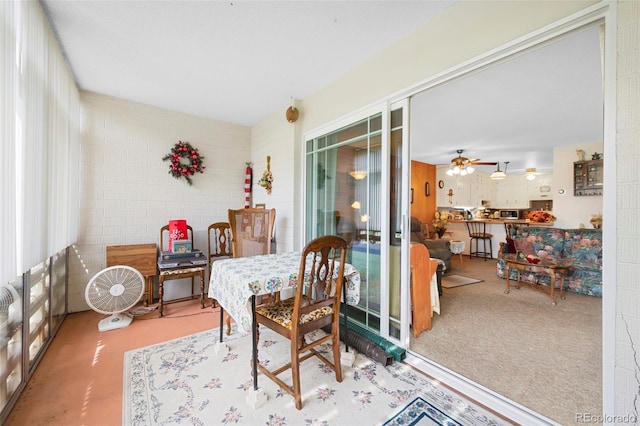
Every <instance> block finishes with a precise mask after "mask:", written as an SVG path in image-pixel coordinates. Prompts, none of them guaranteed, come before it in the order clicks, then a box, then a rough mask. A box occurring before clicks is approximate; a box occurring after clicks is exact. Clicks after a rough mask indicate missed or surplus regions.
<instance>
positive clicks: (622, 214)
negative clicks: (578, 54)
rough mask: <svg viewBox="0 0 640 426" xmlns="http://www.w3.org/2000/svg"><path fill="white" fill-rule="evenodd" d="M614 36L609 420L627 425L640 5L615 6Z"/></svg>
mask: <svg viewBox="0 0 640 426" xmlns="http://www.w3.org/2000/svg"><path fill="white" fill-rule="evenodd" d="M617 34H618V38H617V43H618V46H617V49H618V52H617V53H618V58H617V61H616V62H617V102H618V105H617V107H618V111H617V117H618V120H617V121H618V122H617V146H616V166H617V170H616V182H617V191H618V200H617V203H618V205H617V206H616V211H617V216H618V217H617V228H618V229H617V271H616V272H617V294H616V335H615V339H616V342H615V346H616V357H615V363H616V366H615V414H616V415H618V416H620V417H619V418H611V419H608V420H609V421H610V422H612V423H614V422H615V423H616V424H627V423H629V424H631V423H634V420H633V419H635V422H636V424H637V422H638V416H639V412H640V398H639V396H640V350H639V349H640V286H639V285H638V277H639V276H640V254H639V253H640V251H638V248H639V247H640V220H638V210H639V208H640V202H639V200H640V169H638V163H639V162H640V67H639V65H640V2H637V1H620V2H618V29H617ZM605 220H606V218H605ZM612 284H613V283H612ZM604 332H605V333H610V332H611V331H610V330H604ZM606 414H611V413H606ZM634 416H635V417H634Z"/></svg>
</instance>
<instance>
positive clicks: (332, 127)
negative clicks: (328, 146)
mask: <svg viewBox="0 0 640 426" xmlns="http://www.w3.org/2000/svg"><path fill="white" fill-rule="evenodd" d="M407 107H408V99H407V100H403V101H400V102H396V103H394V104H390V103H388V102H383V103H378V104H376V105H373V106H370V107H368V108H365V109H362V110H359V111H357V112H355V113H353V114H350V115H347V116H344V117H341V118H340V119H338V120H335V121H333V122H331V123H328V124H326V125H324V126H321V127H319V128H316V129H313V130H310V131H308V132H305V133H304V135H303V138H302V143H303V146H304V148H303V149H302V150H301V151H302V152H301V164H302V165H303V166H302V167H303V171H302V177H303V182H302V187H303V188H306V187H307V184H308V182H307V181H308V176H309V171H308V170H307V161H306V155H307V149H306V142H307V141H309V140H311V139H314V138H318V137H321V136H324V135H326V134H329V133H331V132H335V131H337V130H339V129H341V128H343V127H347V126H349V125H351V124H353V123H355V122H358V121H361V120H364V119H367V118H368V117H371V116H374V115H376V114H381V123H382V124H381V129H382V132H381V143H382V148H381V155H382V158H383V160H382V165H383V167H382V170H381V185H380V191H381V194H380V200H381V202H380V206H379V208H380V212H379V214H380V223H381V229H380V259H386V260H387V261H386V262H385V261H381V262H380V313H379V314H380V329H379V330H377V332H378V333H379V334H380V336H381V337H382V338H384V339H387V340H389V341H392V342H394V343H395V344H398V345H403V348H406V347H408V342H409V331H408V330H409V323H408V318H409V314H408V312H407V307H408V306H409V303H408V300H406V299H407V296H408V294H409V291H408V285H407V284H406V283H407V279H406V277H408V272H407V271H408V262H404V261H402V259H408V247H409V238H408V237H409V233H408V232H407V231H408V229H409V228H408V224H409V218H408V217H406V215H404V214H403V216H402V242H401V262H400V265H399V266H400V274H401V276H400V300H401V303H400V323H401V324H400V325H401V337H400V340H398V339H397V338H394V337H391V336H390V335H389V263H388V259H389V251H390V247H389V246H390V243H391V242H390V235H391V234H390V229H389V228H390V223H389V221H390V212H389V206H390V201H389V197H386V196H383V195H384V194H389V193H390V179H389V176H390V160H389V159H390V133H391V129H390V123H391V120H390V115H391V111H392V110H395V109H398V108H403V124H402V126H403V129H402V139H403V144H404V143H405V142H406V141H407V140H408V135H409V133H408V121H407V117H408V114H407V113H405V111H406V110H405V108H407ZM409 156H410V153H409V150H408V149H407V148H406V147H404V145H403V150H402V157H403V164H409V163H408V162H407V159H408V158H409ZM409 185H410V183H409V173H407V171H405V170H403V171H402V192H401V196H402V200H401V202H400V204H401V206H402V207H401V208H402V212H407V211H408V208H409ZM309 195H310V194H307V192H306V191H303V194H302V200H301V212H300V217H301V220H302V224H301V229H302V230H303V232H302V233H301V235H300V246H301V247H302V246H304V244H306V242H307V241H306V235H305V234H306V230H307V229H308V227H309V224H308V223H307V214H306V211H305V209H306V206H307V202H308V197H309Z"/></svg>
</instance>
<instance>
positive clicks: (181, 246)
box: [171, 240, 192, 253]
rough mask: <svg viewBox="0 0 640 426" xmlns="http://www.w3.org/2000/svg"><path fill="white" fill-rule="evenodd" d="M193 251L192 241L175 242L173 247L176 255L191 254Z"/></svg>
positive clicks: (172, 249)
mask: <svg viewBox="0 0 640 426" xmlns="http://www.w3.org/2000/svg"><path fill="white" fill-rule="evenodd" d="M191 249H192V247H191V240H174V241H173V244H172V246H171V251H172V252H174V253H190V252H191Z"/></svg>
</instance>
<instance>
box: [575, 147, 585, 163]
mask: <svg viewBox="0 0 640 426" xmlns="http://www.w3.org/2000/svg"><path fill="white" fill-rule="evenodd" d="M576 154H578V161H584V156H585V154H586V152H584V149H576Z"/></svg>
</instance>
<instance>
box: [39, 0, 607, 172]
mask: <svg viewBox="0 0 640 426" xmlns="http://www.w3.org/2000/svg"><path fill="white" fill-rule="evenodd" d="M456 1H458V0H446V1H431V0H423V1H239V0H235V1H185V0H173V1H156V0H137V1H115V0H113V1H86V0H41V3H42V5H43V7H44V9H45V13H46V14H47V16H48V18H49V21H50V23H51V26H52V28H53V30H54V32H55V33H56V36H57V37H58V39H59V41H60V44H61V46H62V50H63V53H64V55H65V57H66V58H67V61H68V63H69V66H70V68H71V71H72V73H73V75H74V78H75V80H76V84H77V85H78V87H79V88H80V89H83V90H88V91H92V92H97V93H102V94H106V95H110V96H115V97H118V98H123V99H128V100H132V101H136V102H141V103H144V104H149V105H155V106H158V107H162V108H167V109H171V110H175V111H180V112H184V113H189V114H194V115H198V116H202V117H208V118H212V119H217V120H222V121H226V122H231V123H236V124H240V125H246V126H252V125H255V124H256V123H258V122H260V121H261V120H263V119H264V118H266V117H267V116H268V115H270V114H272V113H273V112H276V111H278V110H282V112H283V115H284V110H285V109H286V107H287V106H288V105H289V104H290V103H291V100H292V99H304V98H305V97H307V96H309V95H311V94H313V93H314V92H316V91H318V90H320V89H321V88H323V87H324V86H326V85H327V84H329V83H330V82H332V81H333V80H335V79H337V78H339V77H340V76H342V75H344V74H345V73H347V72H348V71H350V70H351V69H353V68H354V67H355V66H357V65H358V64H360V63H362V62H364V61H366V60H367V59H369V58H371V57H372V56H374V55H375V54H376V53H378V52H380V51H381V50H383V49H384V48H386V47H388V46H389V45H391V44H393V43H394V42H396V41H398V40H400V39H401V38H403V37H405V36H406V35H407V34H409V33H410V32H411V31H413V30H415V29H417V28H419V27H421V26H422V25H424V24H426V22H427V21H429V20H430V19H431V18H433V17H434V16H436V15H437V14H439V13H441V12H442V11H443V10H445V9H446V8H447V7H449V6H451V5H452V4H453V3H455V2H456ZM599 46H600V44H599V39H598V31H597V29H595V28H594V29H591V30H589V31H585V32H582V33H579V34H576V35H573V36H572V37H569V38H566V39H564V40H561V41H559V42H558V43H555V44H553V45H551V46H547V47H544V48H541V49H537V50H535V51H534V52H532V53H530V54H528V55H522V56H519V57H518V58H516V59H514V60H513V61H509V62H507V63H504V64H500V65H496V66H494V67H492V68H490V69H489V70H487V71H483V72H478V73H476V74H474V75H472V76H468V77H464V78H461V79H458V80H455V81H452V82H450V83H447V84H444V85H441V86H438V87H436V88H434V89H430V90H429V91H427V92H424V93H422V94H419V95H416V96H414V98H413V100H412V122H411V123H412V126H411V127H412V132H411V149H412V158H414V159H416V160H419V161H424V162H428V163H433V164H440V163H442V164H448V162H449V160H450V159H451V158H453V157H454V156H455V155H456V153H455V151H456V149H464V153H463V155H464V156H466V157H469V158H480V159H481V160H483V161H502V162H503V161H510V164H509V170H514V171H515V170H524V168H525V167H537V168H538V169H540V170H545V169H547V170H548V169H550V168H551V167H552V163H551V158H552V149H553V147H554V146H561V145H570V144H575V143H580V142H592V141H597V140H602V89H601V66H600V48H599ZM525 163H526V164H525ZM490 169H491V167H489V168H488V170H483V168H480V170H483V171H489V172H490V171H491V170H490Z"/></svg>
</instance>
